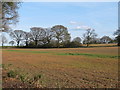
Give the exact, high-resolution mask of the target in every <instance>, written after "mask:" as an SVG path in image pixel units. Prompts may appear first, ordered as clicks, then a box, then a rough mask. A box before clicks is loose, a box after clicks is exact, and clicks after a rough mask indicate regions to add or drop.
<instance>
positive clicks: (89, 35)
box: [83, 29, 97, 47]
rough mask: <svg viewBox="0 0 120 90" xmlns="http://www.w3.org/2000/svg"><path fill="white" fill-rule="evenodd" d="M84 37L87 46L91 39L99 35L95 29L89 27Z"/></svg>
mask: <svg viewBox="0 0 120 90" xmlns="http://www.w3.org/2000/svg"><path fill="white" fill-rule="evenodd" d="M83 37H84V41H83V42H84V43H86V44H87V47H88V46H89V44H90V43H91V41H92V40H93V39H94V38H96V37H97V34H96V33H95V30H94V29H87V30H86V33H85V34H83Z"/></svg>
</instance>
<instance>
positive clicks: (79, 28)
mask: <svg viewBox="0 0 120 90" xmlns="http://www.w3.org/2000/svg"><path fill="white" fill-rule="evenodd" d="M75 29H76V30H87V29H92V28H91V27H89V26H85V25H82V26H77V27H75Z"/></svg>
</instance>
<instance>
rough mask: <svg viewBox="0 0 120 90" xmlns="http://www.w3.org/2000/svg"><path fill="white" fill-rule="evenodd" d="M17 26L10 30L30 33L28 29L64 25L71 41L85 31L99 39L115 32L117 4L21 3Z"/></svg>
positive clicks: (111, 35)
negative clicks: (94, 32) (88, 30)
mask: <svg viewBox="0 0 120 90" xmlns="http://www.w3.org/2000/svg"><path fill="white" fill-rule="evenodd" d="M19 16H20V17H19V23H18V24H17V25H16V26H14V27H13V29H14V30H16V29H20V30H24V31H30V28H31V27H52V26H54V25H64V26H65V27H67V28H68V31H69V33H70V34H71V36H72V38H74V37H77V36H79V37H81V38H82V34H83V33H84V32H85V29H87V28H92V29H95V31H96V33H97V34H98V37H102V36H104V35H108V36H110V37H113V32H114V31H115V30H116V29H117V28H118V3H117V2H75V3H73V2H56V3H54V2H44V3H43V2H24V3H22V5H21V7H20V9H19Z"/></svg>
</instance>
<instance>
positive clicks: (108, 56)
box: [58, 53, 120, 58]
mask: <svg viewBox="0 0 120 90" xmlns="http://www.w3.org/2000/svg"><path fill="white" fill-rule="evenodd" d="M58 55H83V56H89V57H98V58H120V56H111V55H98V54H88V53H60V54H58Z"/></svg>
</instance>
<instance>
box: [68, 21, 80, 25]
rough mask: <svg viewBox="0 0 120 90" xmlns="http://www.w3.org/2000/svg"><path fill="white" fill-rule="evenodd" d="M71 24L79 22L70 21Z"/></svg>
mask: <svg viewBox="0 0 120 90" xmlns="http://www.w3.org/2000/svg"><path fill="white" fill-rule="evenodd" d="M70 24H72V25H74V24H78V22H75V21H70Z"/></svg>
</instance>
